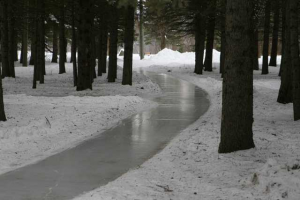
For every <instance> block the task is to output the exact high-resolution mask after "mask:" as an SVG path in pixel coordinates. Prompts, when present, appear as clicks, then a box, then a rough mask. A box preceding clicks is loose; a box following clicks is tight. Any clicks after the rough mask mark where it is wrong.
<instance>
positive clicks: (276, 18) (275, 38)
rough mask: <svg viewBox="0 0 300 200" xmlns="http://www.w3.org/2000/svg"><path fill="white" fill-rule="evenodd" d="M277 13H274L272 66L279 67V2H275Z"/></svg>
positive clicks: (277, 0)
mask: <svg viewBox="0 0 300 200" xmlns="http://www.w3.org/2000/svg"><path fill="white" fill-rule="evenodd" d="M274 4H275V5H274V7H275V13H274V27H273V37H272V51H271V60H270V64H269V65H270V66H274V67H276V66H277V51H278V35H279V15H280V12H279V11H280V9H279V8H280V7H279V0H276V1H274Z"/></svg>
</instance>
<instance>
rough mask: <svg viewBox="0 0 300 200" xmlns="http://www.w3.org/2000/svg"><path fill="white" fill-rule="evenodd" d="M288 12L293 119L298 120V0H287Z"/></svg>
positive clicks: (299, 75)
mask: <svg viewBox="0 0 300 200" xmlns="http://www.w3.org/2000/svg"><path fill="white" fill-rule="evenodd" d="M289 1H290V3H289V7H290V9H289V12H290V20H289V21H290V40H291V42H290V48H291V64H292V70H293V105H294V120H295V121H297V120H300V60H299V36H298V35H299V34H298V5H299V1H298V0H289Z"/></svg>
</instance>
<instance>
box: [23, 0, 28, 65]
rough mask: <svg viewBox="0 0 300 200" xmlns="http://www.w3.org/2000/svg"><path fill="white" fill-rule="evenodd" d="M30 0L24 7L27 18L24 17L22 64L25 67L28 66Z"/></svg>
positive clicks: (26, 0) (26, 1)
mask: <svg viewBox="0 0 300 200" xmlns="http://www.w3.org/2000/svg"><path fill="white" fill-rule="evenodd" d="M27 7H28V0H25V4H24V9H25V18H24V22H23V23H24V28H23V34H22V65H23V67H27V66H28V58H27V56H28V11H27Z"/></svg>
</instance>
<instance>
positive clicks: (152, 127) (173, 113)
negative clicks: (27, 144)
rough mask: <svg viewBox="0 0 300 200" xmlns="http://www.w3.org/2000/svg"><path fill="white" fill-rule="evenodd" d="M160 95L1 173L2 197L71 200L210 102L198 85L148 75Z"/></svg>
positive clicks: (162, 141) (148, 153) (142, 155)
mask: <svg viewBox="0 0 300 200" xmlns="http://www.w3.org/2000/svg"><path fill="white" fill-rule="evenodd" d="M147 75H149V76H150V77H151V78H152V79H153V80H154V81H155V82H157V83H158V84H159V85H160V86H161V88H162V90H163V91H164V96H162V97H159V98H155V99H153V100H154V101H156V102H158V103H159V106H158V107H157V108H155V109H152V110H149V111H145V112H142V113H140V114H137V115H134V116H132V117H130V118H128V119H126V120H123V121H122V122H121V123H120V124H119V125H118V126H116V127H114V128H112V129H110V130H108V131H106V132H104V133H102V135H101V136H99V137H98V138H95V139H92V140H89V141H87V142H84V143H82V144H81V145H79V146H77V147H75V148H73V149H70V150H67V151H64V152H62V153H59V154H57V155H54V156H51V157H49V158H47V159H46V160H43V161H41V162H39V163H37V164H34V165H30V166H27V167H24V168H21V169H19V170H16V171H12V172H9V173H7V174H4V175H2V176H0V199H10V200H28V199H30V200H37V199H51V200H61V199H71V198H73V197H75V196H77V195H79V194H81V193H84V192H87V191H90V190H93V189H95V188H97V187H99V186H101V185H105V184H107V183H108V182H110V181H112V180H114V179H116V178H117V177H119V176H120V175H122V174H124V173H125V172H127V171H128V170H129V169H131V168H134V167H138V166H139V165H141V164H142V163H143V162H145V161H146V160H147V159H149V158H150V157H152V156H153V155H155V154H156V153H157V152H158V151H160V150H161V149H162V148H164V147H165V145H166V144H167V143H168V142H169V141H170V140H171V139H172V138H174V137H175V136H176V135H177V134H178V133H180V132H181V131H182V130H183V129H185V128H186V127H187V126H189V125H190V124H192V123H193V122H195V121H196V120H197V119H199V117H200V116H201V115H203V114H204V113H205V112H206V111H207V109H208V107H209V101H208V99H207V98H206V93H205V92H203V91H202V90H201V89H200V88H198V87H196V86H194V85H192V84H190V83H188V82H186V81H182V80H179V79H176V78H172V77H170V76H168V75H165V74H159V75H158V74H154V73H150V72H148V74H147Z"/></svg>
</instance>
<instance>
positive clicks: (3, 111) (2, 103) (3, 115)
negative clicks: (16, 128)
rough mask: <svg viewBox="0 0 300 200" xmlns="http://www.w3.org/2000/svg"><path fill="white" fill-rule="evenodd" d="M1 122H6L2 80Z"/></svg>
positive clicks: (0, 84) (0, 90) (0, 82)
mask: <svg viewBox="0 0 300 200" xmlns="http://www.w3.org/2000/svg"><path fill="white" fill-rule="evenodd" d="M0 71H1V70H0ZM0 121H6V116H5V110H4V101H3V87H2V78H0Z"/></svg>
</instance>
